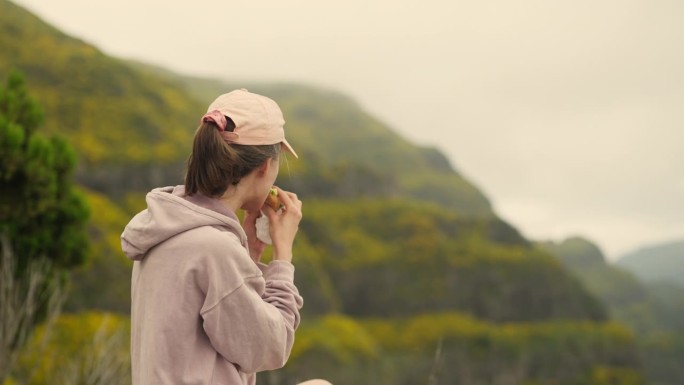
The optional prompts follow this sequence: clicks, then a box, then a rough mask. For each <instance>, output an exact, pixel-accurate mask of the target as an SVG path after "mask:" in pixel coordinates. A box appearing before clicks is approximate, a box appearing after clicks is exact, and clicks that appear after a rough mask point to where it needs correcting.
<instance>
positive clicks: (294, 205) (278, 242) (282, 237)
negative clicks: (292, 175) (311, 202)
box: [248, 187, 302, 262]
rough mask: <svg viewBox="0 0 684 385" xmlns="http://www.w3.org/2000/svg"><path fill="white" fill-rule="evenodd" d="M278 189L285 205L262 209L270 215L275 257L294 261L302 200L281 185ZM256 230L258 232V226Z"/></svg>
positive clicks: (281, 201)
mask: <svg viewBox="0 0 684 385" xmlns="http://www.w3.org/2000/svg"><path fill="white" fill-rule="evenodd" d="M276 189H278V198H279V199H280V203H281V204H282V205H283V207H282V208H281V209H280V210H278V211H275V210H273V209H272V208H271V207H269V206H268V205H264V207H262V211H263V212H264V214H266V216H267V217H268V222H269V223H268V225H269V233H270V235H271V240H272V242H273V259H274V260H283V261H288V262H292V245H293V244H294V239H295V236H296V235H297V230H299V221H301V220H302V201H300V200H299V199H297V194H295V193H292V192H288V191H284V190H281V189H280V188H279V187H276ZM254 221H256V218H255V219H254ZM254 231H255V233H256V228H255V229H254ZM248 237H249V234H248ZM259 242H261V241H259ZM261 243H263V242H261ZM261 251H263V247H262V250H261ZM250 254H251V251H250Z"/></svg>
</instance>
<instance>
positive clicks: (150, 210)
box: [121, 187, 247, 260]
mask: <svg viewBox="0 0 684 385" xmlns="http://www.w3.org/2000/svg"><path fill="white" fill-rule="evenodd" d="M172 191H173V187H164V188H159V189H155V190H152V191H151V192H149V193H148V194H147V197H146V201H147V209H145V210H143V211H141V212H140V213H138V214H137V215H136V216H135V217H133V219H131V221H130V222H129V223H128V225H126V228H125V229H124V231H123V233H122V234H121V247H122V250H123V251H124V253H125V254H126V255H127V256H128V257H129V258H131V259H133V260H141V259H142V258H143V257H144V255H145V254H146V253H147V252H148V251H149V250H150V249H151V248H153V247H155V246H157V245H159V244H160V243H162V242H164V241H166V240H167V239H169V238H171V237H174V236H176V235H178V234H180V233H183V232H186V231H189V230H192V229H196V228H199V227H205V226H211V227H217V228H221V229H222V230H225V231H228V232H231V233H233V234H235V236H236V237H237V238H238V240H239V243H241V244H242V245H246V243H247V237H246V235H245V232H244V230H243V229H242V227H241V226H240V223H239V222H238V221H237V220H235V219H234V218H230V217H228V216H226V215H223V214H220V213H218V212H215V211H212V210H209V209H206V208H203V207H200V206H197V205H195V204H193V203H191V202H189V201H187V200H185V199H183V198H182V197H179V196H176V195H174V194H172Z"/></svg>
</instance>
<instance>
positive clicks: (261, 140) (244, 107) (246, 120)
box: [202, 88, 297, 158]
mask: <svg viewBox="0 0 684 385" xmlns="http://www.w3.org/2000/svg"><path fill="white" fill-rule="evenodd" d="M226 116H227V117H229V118H230V119H231V120H232V121H233V122H234V123H235V130H233V131H232V132H229V131H225V128H226V119H225V117H226ZM202 121H203V122H206V121H213V122H215V123H216V125H217V126H218V127H219V130H220V131H221V135H222V136H223V138H224V139H225V140H226V141H227V142H229V143H235V144H245V145H264V144H276V143H282V145H283V147H285V150H286V151H287V152H289V153H290V154H292V155H294V157H295V158H297V153H296V152H295V151H294V149H292V146H290V143H288V142H287V140H285V129H284V128H283V126H284V125H285V119H284V118H283V112H282V111H281V110H280V107H278V104H276V102H274V101H273V100H272V99H269V98H267V97H265V96H262V95H259V94H255V93H251V92H249V91H247V90H246V89H244V88H241V89H239V90H234V91H231V92H229V93H227V94H223V95H221V96H219V97H218V98H216V100H214V101H213V102H212V103H211V104H210V105H209V108H208V109H207V113H206V115H204V116H203V117H202Z"/></svg>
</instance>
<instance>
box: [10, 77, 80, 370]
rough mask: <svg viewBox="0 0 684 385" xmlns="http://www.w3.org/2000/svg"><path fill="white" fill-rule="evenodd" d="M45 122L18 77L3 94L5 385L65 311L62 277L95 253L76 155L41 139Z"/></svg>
mask: <svg viewBox="0 0 684 385" xmlns="http://www.w3.org/2000/svg"><path fill="white" fill-rule="evenodd" d="M42 121H43V113H42V111H41V109H40V107H39V106H38V104H37V103H36V102H35V101H34V100H33V99H32V98H31V97H30V96H29V94H28V91H27V88H26V85H25V81H24V78H23V76H22V75H21V74H19V73H17V72H13V73H11V74H10V75H9V77H8V80H7V83H6V86H5V87H4V88H0V239H1V240H2V260H3V263H2V264H0V273H1V274H2V277H3V279H2V282H1V283H0V286H1V288H0V289H2V290H0V293H2V294H3V295H1V296H0V314H2V315H3V317H2V319H1V320H0V361H2V362H3V365H2V366H1V367H0V383H2V380H3V379H4V377H5V376H6V375H7V374H8V372H9V370H10V369H11V360H10V359H11V358H12V357H13V353H14V352H16V351H17V350H18V349H19V348H20V347H21V345H22V344H23V342H24V341H25V340H26V338H27V336H28V334H29V333H30V331H31V330H32V328H33V326H34V325H36V324H37V323H38V322H40V321H41V320H43V319H45V318H47V317H48V316H50V315H51V313H54V312H58V311H59V306H54V298H55V297H54V292H55V290H59V289H58V288H59V287H60V285H59V283H60V281H63V277H64V276H65V275H63V274H62V273H63V272H65V271H66V269H67V268H71V267H74V266H76V265H78V264H80V263H82V262H83V261H84V259H85V257H86V255H87V253H88V247H87V246H88V238H87V233H86V223H87V219H88V214H89V213H88V207H87V204H86V201H85V199H84V198H83V196H82V194H81V193H79V192H78V191H77V190H76V188H75V186H74V184H73V182H72V175H71V174H72V171H73V169H74V166H75V163H76V156H75V153H74V151H73V150H72V149H71V147H70V146H69V144H68V143H67V142H66V141H65V140H64V139H61V138H59V137H52V138H45V137H43V136H41V135H40V134H38V133H37V129H38V127H39V126H40V124H41V123H42Z"/></svg>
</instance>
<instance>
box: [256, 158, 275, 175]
mask: <svg viewBox="0 0 684 385" xmlns="http://www.w3.org/2000/svg"><path fill="white" fill-rule="evenodd" d="M271 167H273V158H268V159H266V160H265V161H264V163H262V164H261V165H260V166H259V168H258V169H257V170H259V174H263V175H265V174H268V172H269V171H270V169H271Z"/></svg>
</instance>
